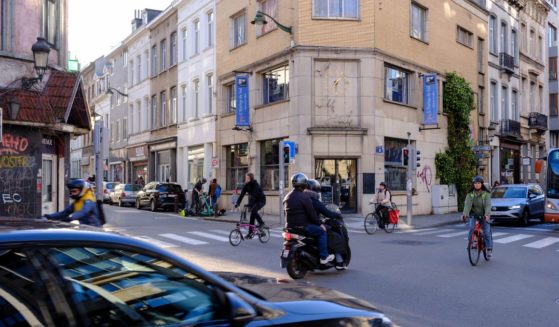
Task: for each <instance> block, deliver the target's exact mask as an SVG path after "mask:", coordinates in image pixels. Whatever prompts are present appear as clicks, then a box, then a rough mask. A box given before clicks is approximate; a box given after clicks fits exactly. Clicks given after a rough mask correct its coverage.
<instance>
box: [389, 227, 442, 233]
mask: <svg viewBox="0 0 559 327" xmlns="http://www.w3.org/2000/svg"><path fill="white" fill-rule="evenodd" d="M435 229H437V228H422V229H405V230H402V231H398V233H406V234H407V233H420V232H426V231H431V230H435Z"/></svg>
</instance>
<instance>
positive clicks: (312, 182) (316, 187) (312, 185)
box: [307, 179, 320, 193]
mask: <svg viewBox="0 0 559 327" xmlns="http://www.w3.org/2000/svg"><path fill="white" fill-rule="evenodd" d="M307 184H308V187H309V189H310V190H312V191H315V192H317V193H320V182H319V181H317V180H316V179H309V180H308V182H307Z"/></svg>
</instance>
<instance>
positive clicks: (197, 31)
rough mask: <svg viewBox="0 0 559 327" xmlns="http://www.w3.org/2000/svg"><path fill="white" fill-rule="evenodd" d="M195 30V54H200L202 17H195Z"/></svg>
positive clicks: (193, 25)
mask: <svg viewBox="0 0 559 327" xmlns="http://www.w3.org/2000/svg"><path fill="white" fill-rule="evenodd" d="M192 28H193V30H194V55H197V54H200V19H195V20H194V22H192Z"/></svg>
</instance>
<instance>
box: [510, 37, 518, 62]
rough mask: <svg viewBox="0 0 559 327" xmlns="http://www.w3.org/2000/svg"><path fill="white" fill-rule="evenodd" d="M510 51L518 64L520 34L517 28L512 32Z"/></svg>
mask: <svg viewBox="0 0 559 327" xmlns="http://www.w3.org/2000/svg"><path fill="white" fill-rule="evenodd" d="M510 51H511V56H513V57H514V64H515V65H518V35H516V30H512V31H511V32H510Z"/></svg>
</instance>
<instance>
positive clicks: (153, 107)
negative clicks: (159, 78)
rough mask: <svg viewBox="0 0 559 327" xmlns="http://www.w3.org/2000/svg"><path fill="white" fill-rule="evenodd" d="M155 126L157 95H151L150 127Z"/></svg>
mask: <svg viewBox="0 0 559 327" xmlns="http://www.w3.org/2000/svg"><path fill="white" fill-rule="evenodd" d="M156 126H157V96H156V95H152V96H151V128H152V129H155V127H156Z"/></svg>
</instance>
